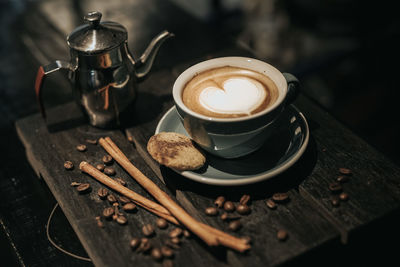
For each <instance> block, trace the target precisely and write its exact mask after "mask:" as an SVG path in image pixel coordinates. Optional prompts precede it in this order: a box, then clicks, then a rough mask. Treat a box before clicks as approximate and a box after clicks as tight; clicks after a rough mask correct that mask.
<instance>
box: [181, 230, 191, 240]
mask: <svg viewBox="0 0 400 267" xmlns="http://www.w3.org/2000/svg"><path fill="white" fill-rule="evenodd" d="M183 236H184V237H186V238H189V237H190V236H191V234H190V232H189V231H188V230H186V229H185V230H183Z"/></svg>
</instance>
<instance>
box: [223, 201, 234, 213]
mask: <svg viewBox="0 0 400 267" xmlns="http://www.w3.org/2000/svg"><path fill="white" fill-rule="evenodd" d="M224 210H226V211H228V212H232V211H234V210H235V204H233V202H232V201H226V202H225V203H224Z"/></svg>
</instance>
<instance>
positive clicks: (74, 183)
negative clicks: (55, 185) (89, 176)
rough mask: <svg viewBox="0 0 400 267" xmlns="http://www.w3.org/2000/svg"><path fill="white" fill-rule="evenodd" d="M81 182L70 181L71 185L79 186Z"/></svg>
mask: <svg viewBox="0 0 400 267" xmlns="http://www.w3.org/2000/svg"><path fill="white" fill-rule="evenodd" d="M81 184H82V183H78V182H72V183H71V186H80V185H81Z"/></svg>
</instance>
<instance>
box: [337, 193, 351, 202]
mask: <svg viewBox="0 0 400 267" xmlns="http://www.w3.org/2000/svg"><path fill="white" fill-rule="evenodd" d="M339 199H340V200H342V201H347V200H349V194H347V193H345V192H342V193H340V195H339Z"/></svg>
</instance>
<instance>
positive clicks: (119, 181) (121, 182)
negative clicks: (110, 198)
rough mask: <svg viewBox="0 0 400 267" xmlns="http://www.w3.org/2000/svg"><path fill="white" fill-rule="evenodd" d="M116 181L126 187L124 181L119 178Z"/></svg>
mask: <svg viewBox="0 0 400 267" xmlns="http://www.w3.org/2000/svg"><path fill="white" fill-rule="evenodd" d="M114 180H115V181H117V182H118V183H119V184H120V185H123V186H126V182H125V180H124V179H122V178H119V177H117V178H115V179H114Z"/></svg>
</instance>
